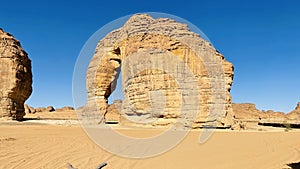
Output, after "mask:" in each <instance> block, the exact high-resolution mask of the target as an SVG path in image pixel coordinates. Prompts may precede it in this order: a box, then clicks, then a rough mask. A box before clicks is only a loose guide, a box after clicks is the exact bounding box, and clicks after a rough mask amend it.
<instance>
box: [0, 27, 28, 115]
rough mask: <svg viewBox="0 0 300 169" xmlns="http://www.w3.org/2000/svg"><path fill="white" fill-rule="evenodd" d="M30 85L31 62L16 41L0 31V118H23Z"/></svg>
mask: <svg viewBox="0 0 300 169" xmlns="http://www.w3.org/2000/svg"><path fill="white" fill-rule="evenodd" d="M31 84H32V73H31V61H30V59H29V58H28V56H27V53H26V52H25V51H24V50H23V49H22V47H21V44H20V42H19V41H18V40H16V39H15V38H14V37H13V36H12V35H11V34H9V33H6V32H4V31H3V30H2V29H0V118H1V117H2V118H8V119H16V120H21V119H22V118H23V116H24V115H25V110H24V102H25V101H26V100H27V98H28V97H29V96H30V94H31V92H32V87H31Z"/></svg>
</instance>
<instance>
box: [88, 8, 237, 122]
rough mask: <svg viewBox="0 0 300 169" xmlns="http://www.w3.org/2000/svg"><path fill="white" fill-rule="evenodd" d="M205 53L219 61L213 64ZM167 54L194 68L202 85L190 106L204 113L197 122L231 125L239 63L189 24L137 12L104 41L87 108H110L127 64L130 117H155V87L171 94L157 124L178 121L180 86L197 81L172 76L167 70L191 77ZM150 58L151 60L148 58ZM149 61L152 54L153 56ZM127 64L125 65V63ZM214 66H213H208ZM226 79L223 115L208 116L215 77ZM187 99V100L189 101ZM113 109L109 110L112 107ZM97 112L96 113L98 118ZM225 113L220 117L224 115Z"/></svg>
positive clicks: (90, 83)
mask: <svg viewBox="0 0 300 169" xmlns="http://www.w3.org/2000/svg"><path fill="white" fill-rule="evenodd" d="M199 55H201V56H202V58H203V57H206V58H210V59H212V60H214V62H213V61H212V62H210V63H207V61H205V60H202V59H201V58H200V57H199ZM132 56H135V57H137V58H143V57H147V58H150V62H152V63H151V64H149V63H144V62H146V61H143V60H142V61H141V62H138V63H134V64H133V63H132V62H130V59H128V58H130V57H132ZM154 56H161V57H160V59H156V60H153V61H151V58H152V57H154ZM164 58H174V59H175V58H176V59H179V60H180V61H181V62H182V63H184V65H185V66H187V67H188V69H189V70H190V71H191V72H192V74H193V78H195V79H196V84H197V86H196V88H197V89H199V90H198V91H199V92H198V94H199V98H200V99H199V102H198V104H196V105H191V107H190V109H191V110H192V109H199V110H198V111H199V114H198V116H197V118H196V120H195V121H194V122H193V126H192V127H202V126H203V125H205V124H207V123H208V122H209V121H216V120H217V121H218V126H219V127H228V126H230V124H231V123H232V122H231V121H230V120H231V117H230V114H231V111H232V110H231V96H230V93H229V92H230V89H231V84H232V79H233V66H232V64H231V63H230V62H227V61H226V60H225V59H224V57H223V55H222V54H220V53H219V52H218V51H217V50H216V49H214V48H213V47H212V46H211V44H210V43H209V42H207V41H205V40H203V39H202V38H201V37H200V36H199V35H198V34H195V33H193V32H191V31H190V30H189V28H188V26H187V25H185V24H181V23H178V22H176V21H174V20H171V19H168V18H158V19H154V18H152V17H151V16H149V15H146V14H137V15H134V16H132V17H131V18H130V19H129V20H128V21H127V22H126V23H125V24H124V26H123V27H121V28H120V29H117V30H115V31H113V32H111V33H109V34H108V35H106V36H105V37H104V38H103V39H102V40H100V41H99V43H98V45H97V47H96V51H95V54H94V56H93V58H92V60H91V62H90V65H89V68H88V71H87V91H88V103H87V107H96V108H95V109H94V112H93V113H94V115H95V116H101V115H104V114H106V113H107V107H108V103H107V99H108V97H109V95H110V94H111V93H112V91H113V90H114V88H115V82H116V80H117V77H118V76H119V74H118V72H120V71H119V70H120V69H122V75H121V76H122V79H123V81H122V86H123V90H124V93H125V95H126V98H128V99H127V100H126V101H125V102H124V103H123V108H122V112H121V113H123V114H127V115H130V116H146V117H147V118H148V117H149V111H147V109H149V102H151V101H152V99H151V96H150V95H149V92H150V91H151V92H152V91H158V90H159V91H162V92H164V94H165V96H166V97H165V100H166V103H165V105H164V106H165V107H164V110H163V112H161V113H160V114H156V115H153V114H151V115H150V116H151V117H152V118H156V121H155V122H153V123H152V125H168V124H171V123H174V120H176V119H177V118H182V116H181V115H180V114H179V113H178V110H179V109H180V106H181V104H182V102H183V100H182V97H181V94H182V93H180V89H182V88H190V90H194V89H193V88H194V87H193V86H189V84H188V83H185V85H183V86H178V84H177V83H176V82H178V79H174V77H172V76H170V75H169V74H168V73H167V72H165V71H163V69H169V70H171V72H173V73H175V74H176V76H177V77H183V78H187V77H184V76H186V73H185V72H182V70H183V69H184V68H183V67H185V66H182V67H176V65H172V60H170V59H164ZM145 60H146V59H145ZM148 62H149V59H148ZM217 62H218V63H220V66H221V67H222V70H221V71H220V72H218V73H216V74H213V75H211V72H210V71H211V69H216V68H215V67H216V65H214V64H216V63H217ZM152 64H157V65H160V66H161V68H162V69H161V70H158V69H154V67H151V65H152ZM121 65H122V66H121ZM208 65H209V66H210V67H209V69H210V70H208V69H207V68H208V67H207V66H208ZM143 66H144V67H145V70H144V71H141V72H138V73H137V72H135V73H133V72H132V69H133V68H137V67H143ZM219 77H221V78H224V84H221V85H222V86H223V87H224V89H225V90H224V91H225V95H224V96H222V98H221V99H220V100H222V101H221V102H222V104H223V105H224V107H222V109H220V110H217V111H219V113H218V115H215V116H214V117H213V118H210V119H208V117H207V116H208V114H209V113H210V111H211V110H210V107H211V105H213V104H215V103H214V102H213V99H214V98H212V95H214V94H217V93H218V91H215V89H214V88H213V84H212V83H213V81H214V80H215V79H216V78H219ZM183 82H184V79H183ZM185 102H186V101H185ZM108 113H109V112H108ZM95 116H91V118H93V117H95ZM219 116H220V117H219Z"/></svg>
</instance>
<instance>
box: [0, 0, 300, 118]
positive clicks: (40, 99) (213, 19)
mask: <svg viewBox="0 0 300 169" xmlns="http://www.w3.org/2000/svg"><path fill="white" fill-rule="evenodd" d="M299 9H300V2H299V1H297V0H289V1H282V0H280V1H278V0H272V1H261V0H251V1H243V0H239V1H238V0H226V1H223V0H219V1H214V0H206V1H201V0H194V1H191V0H172V1H171V0H164V1H161V0H122V1H120V0H113V1H99V0H95V1H85V2H83V1H40V0H39V1H30V0H29V1H3V2H1V10H0V27H1V28H3V29H4V30H5V31H7V32H10V33H12V34H13V35H14V36H15V37H16V38H17V39H19V40H20V41H21V44H22V46H23V47H24V49H25V50H26V51H27V52H28V54H29V57H30V58H31V60H32V66H33V80H34V83H33V89H34V91H33V93H32V95H31V97H30V98H29V100H28V101H27V103H28V104H30V105H32V106H35V107H37V106H47V105H53V106H55V107H61V106H65V105H71V106H72V105H73V100H72V74H73V68H74V65H75V62H76V58H77V56H78V54H79V52H80V50H81V48H82V46H83V45H84V43H85V42H86V41H87V39H88V38H89V37H90V36H91V35H92V34H93V33H94V32H95V31H97V30H98V29H99V28H101V27H102V26H104V25H105V24H107V23H108V22H110V21H112V20H115V19H117V18H119V17H122V16H125V15H129V14H134V13H140V12H163V13H169V14H173V15H177V16H179V17H182V18H184V19H186V20H188V21H190V22H191V23H193V24H194V25H196V26H198V27H199V28H200V29H201V30H202V31H203V32H204V33H205V34H206V35H207V36H208V38H209V39H210V40H211V42H212V43H213V45H214V46H215V47H216V48H217V49H218V50H219V51H220V52H221V53H222V54H224V55H225V57H226V59H227V60H229V61H231V62H232V63H233V64H234V66H235V78H234V85H233V88H232V97H233V101H234V102H252V103H255V104H256V105H257V107H258V108H259V109H273V110H278V111H285V112H289V111H290V110H292V109H294V107H295V106H296V103H297V102H298V101H300V78H299V73H300V32H299V31H300V12H299Z"/></svg>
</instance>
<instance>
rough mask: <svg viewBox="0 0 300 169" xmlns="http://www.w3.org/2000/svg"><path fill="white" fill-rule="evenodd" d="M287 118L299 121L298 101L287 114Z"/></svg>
mask: <svg viewBox="0 0 300 169" xmlns="http://www.w3.org/2000/svg"><path fill="white" fill-rule="evenodd" d="M287 118H288V119H289V120H293V121H298V122H299V123H300V102H298V104H297V106H296V108H295V110H293V111H291V112H290V113H289V114H287Z"/></svg>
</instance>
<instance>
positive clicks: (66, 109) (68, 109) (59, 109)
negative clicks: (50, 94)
mask: <svg viewBox="0 0 300 169" xmlns="http://www.w3.org/2000/svg"><path fill="white" fill-rule="evenodd" d="M72 110H74V107H70V106H64V107H62V108H57V109H56V110H55V111H72Z"/></svg>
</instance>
